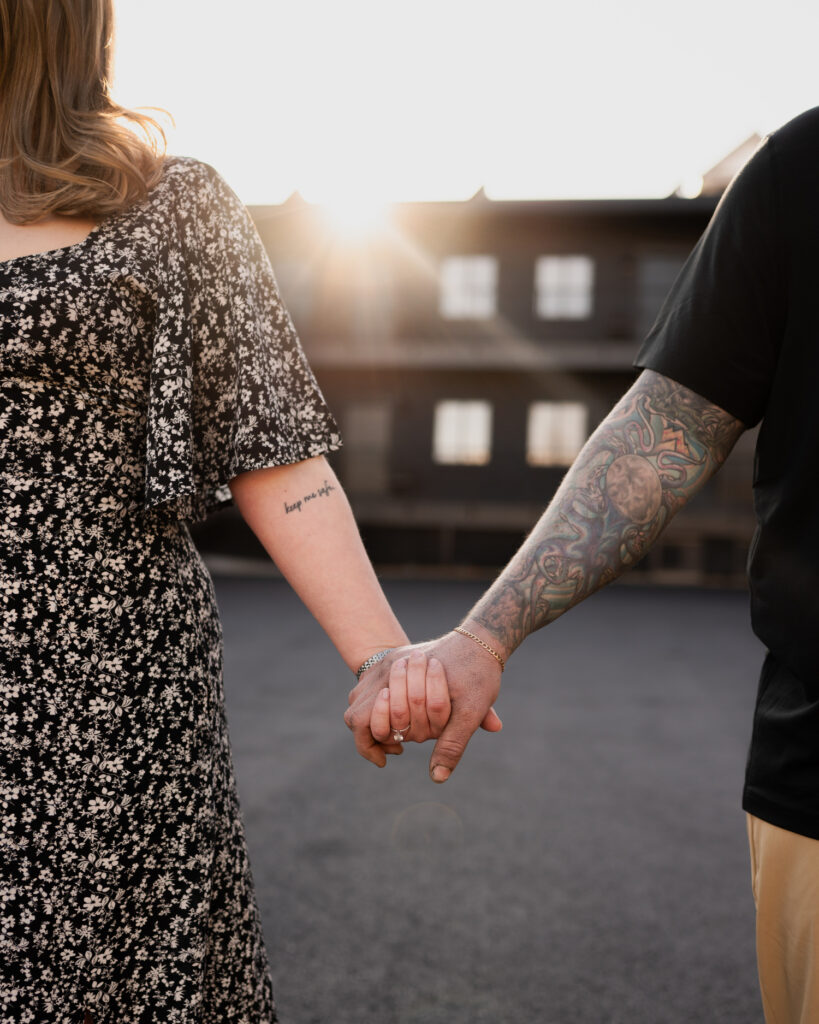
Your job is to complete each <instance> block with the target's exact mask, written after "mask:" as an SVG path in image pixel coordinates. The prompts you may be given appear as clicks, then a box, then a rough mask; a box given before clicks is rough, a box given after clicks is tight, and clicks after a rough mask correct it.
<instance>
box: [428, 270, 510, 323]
mask: <svg viewBox="0 0 819 1024" xmlns="http://www.w3.org/2000/svg"><path fill="white" fill-rule="evenodd" d="M497 288H498V261H497V260H496V259H495V257H494V256H448V257H447V258H446V259H445V260H444V261H443V262H442V264H441V296H440V307H439V308H440V313H441V316H442V317H445V318H446V319H447V320H486V319H488V318H489V317H492V316H494V315H495V309H496V293H497Z"/></svg>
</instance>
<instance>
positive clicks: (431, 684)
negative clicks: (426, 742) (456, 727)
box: [427, 658, 452, 739]
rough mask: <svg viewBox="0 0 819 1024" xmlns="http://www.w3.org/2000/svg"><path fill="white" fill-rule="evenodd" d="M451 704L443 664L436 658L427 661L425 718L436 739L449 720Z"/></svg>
mask: <svg viewBox="0 0 819 1024" xmlns="http://www.w3.org/2000/svg"><path fill="white" fill-rule="evenodd" d="M451 711H452V704H451V702H450V699H449V686H448V685H447V681H446V673H445V672H444V666H443V665H442V664H441V662H440V661H438V659H437V658H430V659H429V661H428V662H427V718H428V719H429V726H430V731H431V733H432V735H433V736H434V737H435V738H436V739H437V738H438V737H439V736H440V735H441V730H442V729H443V728H444V726H445V725H446V723H447V722H448V721H449V716H450V713H451Z"/></svg>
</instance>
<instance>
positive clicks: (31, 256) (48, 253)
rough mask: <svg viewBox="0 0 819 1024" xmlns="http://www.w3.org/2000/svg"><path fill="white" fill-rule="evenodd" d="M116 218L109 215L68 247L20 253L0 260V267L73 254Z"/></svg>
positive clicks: (115, 215) (62, 246) (60, 246)
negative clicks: (63, 254)
mask: <svg viewBox="0 0 819 1024" xmlns="http://www.w3.org/2000/svg"><path fill="white" fill-rule="evenodd" d="M117 216H118V214H116V213H115V214H109V216H107V217H105V218H104V219H103V220H101V221H100V222H99V224H96V225H95V226H94V227H93V228H91V230H90V231H89V232H88V234H87V235H86V236H85V237H84V238H81V239H80V240H79V241H78V242H71V243H70V244H69V245H59V246H57V248H56V249H41V250H40V251H39V252H24V253H21V254H20V255H19V256H10V257H9V258H8V259H6V260H0V267H5V266H10V265H11V264H13V263H22V262H23V261H24V260H38V259H40V260H42V259H51V258H53V257H54V256H59V255H60V254H61V253H68V252H73V251H74V250H78V249H81V248H82V247H83V246H85V245H87V244H88V243H89V242H90V241H92V240H93V239H94V238H96V236H97V235H98V234H99V233H100V232H101V231H102V229H103V228H104V227H106V226H107V224H108V223H109V221H111V220H113V218H114V217H117Z"/></svg>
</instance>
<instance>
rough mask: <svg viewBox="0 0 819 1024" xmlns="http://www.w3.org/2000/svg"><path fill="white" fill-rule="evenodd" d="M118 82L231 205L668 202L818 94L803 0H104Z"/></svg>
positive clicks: (818, 43)
mask: <svg viewBox="0 0 819 1024" xmlns="http://www.w3.org/2000/svg"><path fill="white" fill-rule="evenodd" d="M116 7H117V16H118V30H117V56H116V68H115V76H114V88H113V92H114V95H115V98H116V99H118V100H119V102H121V103H123V104H125V105H126V106H146V105H156V106H161V107H165V108H167V109H168V110H170V112H171V113H172V114H173V116H174V118H175V120H176V128H175V129H171V130H170V131H169V142H170V145H169V151H170V152H172V153H179V154H187V155H191V156H196V157H199V158H200V159H202V160H206V161H207V162H209V163H211V164H213V165H214V166H215V167H216V168H217V170H218V171H220V173H221V174H222V175H223V176H224V177H225V178H226V179H227V180H228V181H229V182H230V184H231V185H232V186H233V188H234V189H235V190H236V192H237V193H238V194H239V196H240V197H241V198H242V199H243V200H244V201H245V202H246V203H277V202H281V201H283V200H284V199H286V198H287V196H288V195H289V194H290V193H291V192H293V191H294V190H295V189H298V190H299V191H301V192H302V194H303V195H304V196H305V197H306V198H308V199H310V200H313V201H321V202H332V201H338V200H339V199H341V200H344V199H345V197H349V198H350V199H351V201H355V200H356V199H357V198H359V197H361V196H365V197H370V198H374V199H380V200H407V199H463V198H468V197H469V196H470V195H472V194H473V193H474V192H475V191H476V190H477V189H478V188H480V187H481V186H484V187H485V188H486V190H487V192H488V194H489V195H490V196H491V197H492V198H497V199H500V198H556V197H568V196H573V197H583V198H589V197H599V196H606V197H615V196H639V197H650V196H663V195H668V194H669V193H670V192H671V191H673V189H674V188H675V187H676V186H677V185H678V184H679V183H680V182H681V181H682V180H684V179H690V178H691V177H692V176H695V175H697V174H699V173H701V172H702V171H704V170H707V169H708V167H710V166H711V165H713V164H714V163H716V162H717V161H718V160H719V159H720V158H721V157H722V156H724V155H725V154H726V153H727V152H728V151H729V150H731V149H733V148H734V147H735V146H736V145H738V144H739V143H740V142H742V141H743V140H744V139H745V138H746V137H747V136H748V135H750V134H751V132H753V131H759V132H760V133H764V132H766V131H769V130H771V129H773V128H775V127H777V126H778V125H779V124H781V123H783V122H785V121H787V120H788V119H789V118H791V117H792V116H794V115H795V114H798V113H799V112H800V111H802V110H805V109H807V108H808V107H811V106H815V105H819V61H817V47H819V4H817V3H816V0H779V2H778V3H772V2H771V0H765V2H764V3H763V2H760V0H679V2H677V3H668V2H666V0H617V2H612V0H596V2H595V0H561V2H554V0H503V2H494V0H493V2H486V0H412V2H411V3H407V2H404V0H289V2H286V3H284V2H280V0H116Z"/></svg>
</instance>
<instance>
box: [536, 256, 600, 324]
mask: <svg viewBox="0 0 819 1024" xmlns="http://www.w3.org/2000/svg"><path fill="white" fill-rule="evenodd" d="M593 294H594V262H593V260H592V259H591V258H590V257H589V256H539V257H538V259H537V262H536V263H535V313H536V314H537V315H538V316H539V317H541V319H543V320H586V319H588V317H590V316H591V312H592V299H593Z"/></svg>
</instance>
